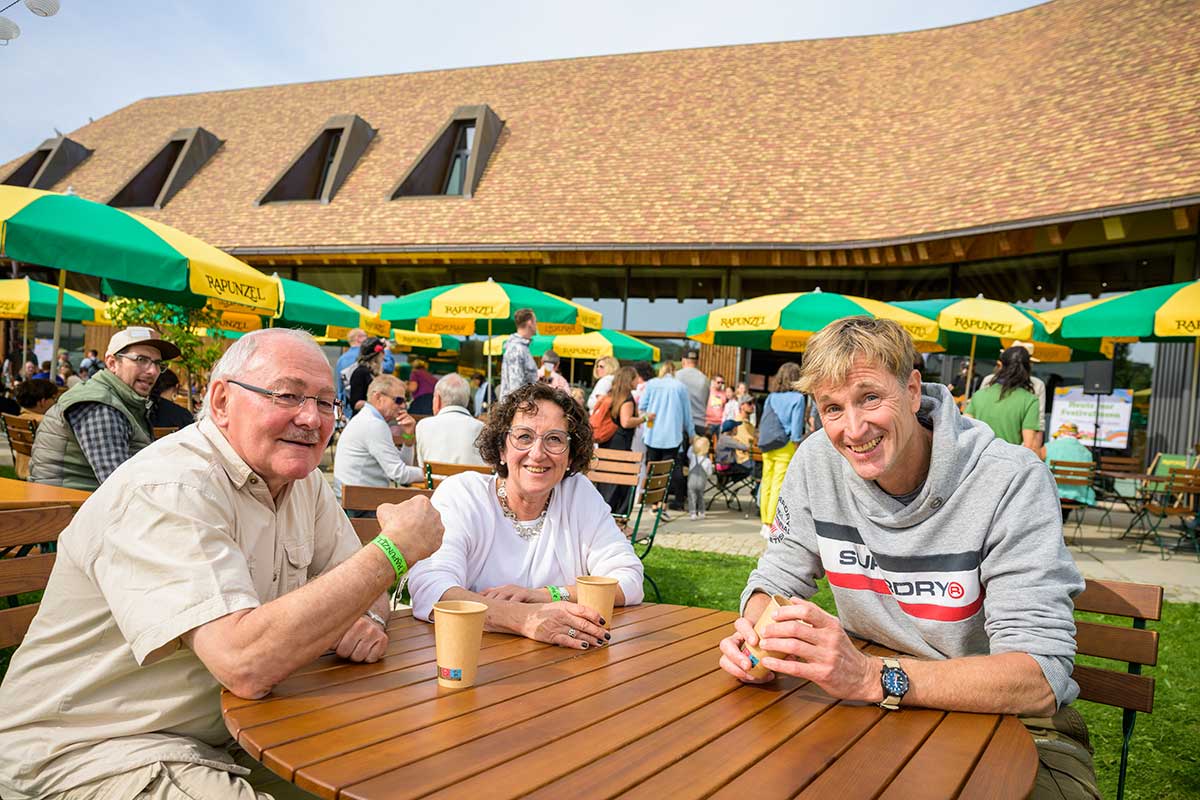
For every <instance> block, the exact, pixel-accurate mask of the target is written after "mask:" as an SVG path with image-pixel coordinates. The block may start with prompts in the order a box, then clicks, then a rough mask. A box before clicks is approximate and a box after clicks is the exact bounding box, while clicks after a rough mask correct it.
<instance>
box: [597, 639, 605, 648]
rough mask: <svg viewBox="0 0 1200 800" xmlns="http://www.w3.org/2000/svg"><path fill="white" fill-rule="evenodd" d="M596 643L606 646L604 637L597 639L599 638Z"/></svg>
mask: <svg viewBox="0 0 1200 800" xmlns="http://www.w3.org/2000/svg"><path fill="white" fill-rule="evenodd" d="M596 644H597V645H599V646H600V647H604V640H603V639H597V640H596Z"/></svg>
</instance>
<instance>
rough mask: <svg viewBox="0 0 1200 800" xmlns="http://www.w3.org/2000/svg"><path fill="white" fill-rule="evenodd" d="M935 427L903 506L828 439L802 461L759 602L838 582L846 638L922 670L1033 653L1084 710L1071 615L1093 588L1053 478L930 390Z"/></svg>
mask: <svg viewBox="0 0 1200 800" xmlns="http://www.w3.org/2000/svg"><path fill="white" fill-rule="evenodd" d="M921 394H922V397H921V410H920V411H919V412H918V414H917V416H918V418H920V419H921V421H922V422H923V424H925V426H926V427H930V426H932V429H933V451H932V454H931V458H930V464H929V475H928V477H927V478H926V480H925V484H924V486H923V487H922V488H921V489H920V490H918V492H917V494H916V497H915V498H914V499H913V500H912V502H911V503H909V504H908V505H907V506H906V505H904V504H903V503H901V502H900V501H898V500H896V499H895V498H893V497H892V496H891V495H889V494H887V493H886V492H884V491H883V490H882V489H880V488H879V486H878V485H876V484H875V482H874V481H866V480H863V479H862V478H860V477H858V475H857V474H856V473H855V472H854V469H853V468H852V467H851V466H850V463H849V462H848V461H847V460H846V459H845V458H844V457H842V456H841V455H840V454H839V453H838V452H837V451H836V450H835V449H834V447H833V445H832V443H830V441H829V437H828V436H827V435H826V433H825V431H824V430H821V431H818V432H817V433H815V434H813V435H812V436H809V437H808V439H806V440H805V441H804V443H803V444H801V445H800V447H799V448H798V449H797V451H796V455H795V457H794V458H793V459H792V462H791V465H790V466H789V467H788V471H787V476H786V477H785V478H784V482H783V490H782V492H781V493H780V497H779V506H778V511H777V513H776V515H775V523H774V525H773V526H772V529H771V538H770V544H769V545H768V547H767V551H766V553H764V554H763V556H762V558H761V559H759V562H758V567H757V568H756V569H755V570H754V571H753V572H752V573H751V574H750V580H749V583H748V584H747V586H746V589H745V591H744V592H743V593H742V602H741V607H742V609H743V610H744V609H745V607H746V601H747V600H749V599H750V595H751V594H752V593H754V592H755V591H761V592H766V593H780V594H786V595H794V596H799V597H804V598H807V597H811V596H812V595H813V594H815V593H816V591H817V586H816V583H815V581H816V579H817V578H819V577H821V576H822V575H824V576H825V577H827V578H828V579H829V584H830V587H831V588H832V589H833V596H834V600H835V601H836V602H837V609H838V616H839V618H840V620H841V623H842V626H843V627H844V628H845V629H846V631H847V632H848V633H851V634H852V635H855V636H859V637H862V638H864V639H869V640H871V641H874V642H878V643H880V644H883V645H886V646H888V647H891V648H894V649H896V650H899V651H901V652H905V653H911V654H912V655H914V656H917V657H920V658H929V659H942V658H958V657H962V656H975V655H988V654H991V653H1012V652H1017V653H1028V654H1029V655H1030V656H1032V657H1033V658H1034V660H1035V661H1037V663H1038V665H1039V666H1040V667H1041V668H1042V672H1043V673H1044V674H1045V676H1046V680H1047V681H1048V682H1049V684H1050V686H1051V688H1053V689H1054V696H1055V697H1056V698H1057V700H1058V704H1059V705H1060V706H1062V705H1065V704H1067V703H1069V702H1071V701H1072V700H1074V699H1075V698H1076V697H1077V696H1078V694H1079V687H1078V686H1077V685H1076V684H1075V682H1074V681H1073V680H1072V679H1071V670H1072V666H1073V660H1074V656H1075V621H1074V618H1073V616H1072V612H1073V610H1074V605H1073V603H1072V601H1071V598H1072V597H1074V596H1075V595H1076V594H1078V593H1079V592H1081V591H1082V590H1083V579H1082V578H1081V577H1080V575H1079V571H1078V570H1077V569H1076V568H1075V562H1074V560H1073V559H1072V558H1071V555H1070V553H1069V552H1068V551H1067V549H1066V546H1065V544H1064V542H1063V533H1062V517H1061V515H1060V512H1059V503H1058V492H1057V491H1056V489H1055V485H1054V479H1053V477H1052V476H1051V475H1050V471H1049V470H1048V469H1047V468H1046V465H1045V464H1043V463H1042V462H1041V461H1040V460H1039V459H1038V458H1037V456H1035V455H1034V454H1033V452H1031V451H1030V450H1028V449H1026V448H1024V447H1018V446H1016V445H1011V444H1008V443H1007V442H1005V441H1002V440H1000V439H997V438H996V437H995V435H994V434H993V433H992V430H991V428H989V427H988V426H987V425H986V424H985V423H982V422H979V421H977V420H972V419H968V418H966V417H964V416H962V415H961V414H960V413H959V412H958V409H957V408H956V407H955V405H954V399H953V398H952V397H951V396H950V393H949V392H948V391H947V390H946V387H944V386H940V385H938V384H928V383H927V384H923V385H922V389H921Z"/></svg>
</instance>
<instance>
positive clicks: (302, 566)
mask: <svg viewBox="0 0 1200 800" xmlns="http://www.w3.org/2000/svg"><path fill="white" fill-rule="evenodd" d="M312 560H313V546H312V543H311V542H284V543H283V575H281V576H280V586H279V590H280V593H281V594H285V593H287V592H290V591H293V590H294V589H298V588H300V587H301V586H303V585H304V584H305V582H306V581H307V580H308V567H309V565H310V564H311V563H312Z"/></svg>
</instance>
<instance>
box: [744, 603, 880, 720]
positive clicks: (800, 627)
mask: <svg viewBox="0 0 1200 800" xmlns="http://www.w3.org/2000/svg"><path fill="white" fill-rule="evenodd" d="M791 603H792V604H791V605H788V606H784V607H783V608H781V609H779V611H777V612H776V613H775V622H773V623H771V624H770V625H767V627H766V628H764V629H763V638H762V641H761V642H759V645H758V646H759V647H761V648H762V649H763V650H772V651H774V652H776V653H784V654H786V655H787V658H786V659H778V658H772V657H770V656H767V657H766V658H764V659H763V660H762V665H763V666H764V667H766V668H767V669H769V670H772V671H773V672H778V673H781V674H783V675H793V676H795V677H797V678H802V679H804V680H810V681H812V682H813V683H815V684H817V685H818V686H820V687H821V688H822V689H824V690H825V691H826V692H827V693H828V694H829V695H830V696H831V697H836V698H839V699H841V700H865V701H867V702H871V703H878V702H880V701H881V700H883V687H882V686H881V685H880V683H879V670H880V667H881V662H880V661H879V659H877V658H872V657H871V656H868V655H866V654H865V653H863V652H862V651H861V650H859V649H858V648H857V647H855V646H854V644H853V643H852V642H851V641H850V637H848V636H847V635H846V632H845V631H844V630H843V629H842V624H841V623H840V622H839V621H838V618H837V617H834V616H832V615H830V614H827V613H826V612H825V611H824V610H822V609H821V607H820V606H817V605H814V604H813V603H810V602H808V601H807V600H800V599H798V598H792V600H791ZM739 621H743V622H744V620H739ZM805 623H807V624H805ZM750 633H751V635H753V633H754V632H753V630H751V631H750ZM731 638H732V637H731ZM722 651H724V643H722ZM793 659H795V660H793ZM724 660H725V658H724V657H722V662H724ZM748 661H749V660H748V659H747V662H748Z"/></svg>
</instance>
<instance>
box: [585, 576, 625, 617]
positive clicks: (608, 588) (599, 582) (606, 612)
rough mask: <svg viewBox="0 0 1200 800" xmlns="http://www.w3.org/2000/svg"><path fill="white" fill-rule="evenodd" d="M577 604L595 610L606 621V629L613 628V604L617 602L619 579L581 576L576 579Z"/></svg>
mask: <svg viewBox="0 0 1200 800" xmlns="http://www.w3.org/2000/svg"><path fill="white" fill-rule="evenodd" d="M575 593H576V594H578V595H579V597H578V598H576V602H578V603H579V605H581V606H587V607H588V608H592V609H595V610H596V612H597V613H599V614H600V618H601V619H603V620H604V627H605V628H611V627H612V616H613V604H614V603H616V602H617V579H616V578H606V577H603V576H600V575H580V576H579V577H578V578H576V579H575Z"/></svg>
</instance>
